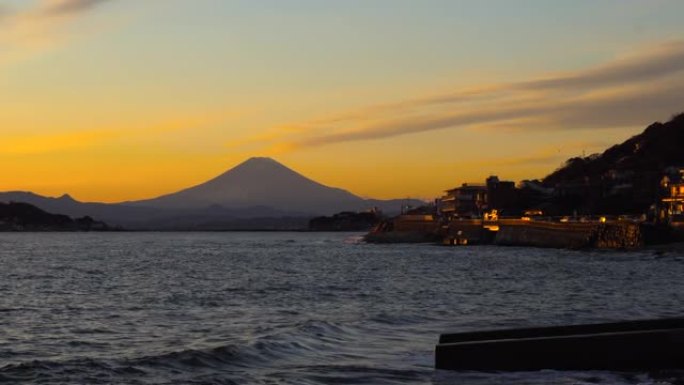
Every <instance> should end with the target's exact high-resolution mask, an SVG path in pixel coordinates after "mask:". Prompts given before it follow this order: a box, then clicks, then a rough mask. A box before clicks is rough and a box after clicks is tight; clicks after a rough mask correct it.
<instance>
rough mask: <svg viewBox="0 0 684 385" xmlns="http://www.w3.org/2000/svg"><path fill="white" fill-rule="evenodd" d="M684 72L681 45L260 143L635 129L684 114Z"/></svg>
mask: <svg viewBox="0 0 684 385" xmlns="http://www.w3.org/2000/svg"><path fill="white" fill-rule="evenodd" d="M683 73H684V41H673V42H667V43H663V44H658V45H655V46H653V47H647V48H645V49H642V50H640V51H637V52H633V53H630V54H629V55H626V56H624V57H619V58H617V59H615V60H612V61H610V62H607V63H604V64H601V65H598V66H595V67H593V68H588V69H584V70H578V71H574V72H567V73H560V74H553V75H549V76H544V77H540V78H534V79H529V80H524V81H519V82H510V83H501V84H490V85H485V86H483V87H479V88H472V89H465V90H456V91H454V92H451V93H443V94H437V95H433V96H429V97H425V98H416V99H409V100H404V101H397V102H392V103H386V104H383V105H378V106H370V107H366V108H363V109H360V110H357V111H349V112H344V113H340V114H338V115H335V116H332V117H329V118H323V119H316V120H312V121H310V122H304V123H295V124H291V125H287V126H285V127H287V128H288V129H286V130H284V129H282V128H276V129H275V130H274V131H273V132H271V133H269V135H267V136H266V137H262V138H260V139H266V140H270V141H271V146H272V149H273V150H274V151H276V150H277V151H283V149H285V151H290V150H294V149H298V148H305V147H315V146H322V145H329V144H334V143H341V142H353V141H364V140H378V139H385V138H391V137H396V136H400V135H407V134H415V133H421V132H427V131H434V130H444V129H452V128H469V129H475V130H476V129H480V128H481V127H489V129H492V127H501V128H507V129H517V130H520V131H523V130H535V129H546V130H548V129H557V130H562V129H585V128H615V127H627V126H636V125H641V124H644V123H645V122H648V121H649V120H653V119H658V118H664V117H667V116H669V115H670V114H672V113H675V112H678V111H681V110H683V109H684V99H683V96H684V77H683V76H682V74H683ZM293 127H295V128H296V129H293Z"/></svg>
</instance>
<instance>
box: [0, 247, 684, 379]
mask: <svg viewBox="0 0 684 385" xmlns="http://www.w3.org/2000/svg"><path fill="white" fill-rule="evenodd" d="M0 267H1V268H0V383H59V384H109V383H114V384H668V383H670V384H682V383H684V373H683V372H660V373H619V372H608V371H606V372H604V371H599V372H562V371H552V370H547V371H541V372H522V373H477V372H448V371H437V370H434V369H433V359H434V357H433V349H434V346H435V344H436V343H437V339H438V337H439V334H440V333H444V332H454V331H468V330H480V329H490V328H498V327H519V326H530V325H557V324H565V323H575V322H594V321H610V320H623V319H640V318H651V317H672V316H682V315H684V306H683V305H684V255H682V254H678V253H675V252H665V253H662V252H654V251H650V250H646V251H639V252H600V251H590V252H587V251H566V250H546V249H531V248H500V247H493V246H491V247H490V246H482V247H464V248H445V247H440V246H432V245H368V244H363V243H361V242H360V235H359V234H347V233H343V234H326V233H321V234H316V233H314V234H312V233H103V234H95V233H82V234H81V233H48V234H30V233H20V234H9V233H4V234H0Z"/></svg>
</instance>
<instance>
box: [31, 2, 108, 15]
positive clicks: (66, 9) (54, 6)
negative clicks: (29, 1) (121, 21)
mask: <svg viewBox="0 0 684 385" xmlns="http://www.w3.org/2000/svg"><path fill="white" fill-rule="evenodd" d="M108 1H111V0H57V1H50V2H43V4H42V5H41V7H39V8H38V10H37V11H38V14H40V15H43V16H64V15H73V14H77V13H81V12H84V11H87V10H89V9H90V8H93V7H94V6H96V5H98V4H101V3H105V2H108Z"/></svg>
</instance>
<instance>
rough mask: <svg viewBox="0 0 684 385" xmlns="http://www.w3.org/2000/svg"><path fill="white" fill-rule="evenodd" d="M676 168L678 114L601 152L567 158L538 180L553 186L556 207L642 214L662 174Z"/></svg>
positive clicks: (680, 161)
mask: <svg viewBox="0 0 684 385" xmlns="http://www.w3.org/2000/svg"><path fill="white" fill-rule="evenodd" d="M680 167H684V114H680V115H676V116H674V117H673V118H672V119H671V120H670V121H669V122H666V123H653V124H651V125H650V126H648V127H647V128H646V129H645V130H644V132H642V133H641V134H639V135H635V136H633V137H632V138H630V139H628V140H626V141H625V142H623V143H621V144H617V145H615V146H612V147H610V148H609V149H607V150H606V151H604V152H603V153H602V154H594V155H590V156H588V157H577V158H572V159H569V160H568V161H567V162H565V164H564V165H563V166H562V167H561V168H559V169H557V170H556V171H554V172H553V173H551V174H549V175H548V176H546V177H545V178H544V179H543V180H542V183H543V184H544V185H546V186H548V187H553V188H554V189H556V195H557V199H556V203H557V204H558V205H561V206H563V205H565V206H568V207H570V206H576V207H577V208H579V209H580V210H582V211H585V212H593V213H597V212H602V213H621V212H622V213H625V212H634V213H643V212H645V211H646V210H647V209H648V207H649V206H650V205H651V204H652V203H654V202H655V201H656V200H657V197H658V193H659V191H658V190H659V187H658V186H659V182H660V180H661V179H662V177H663V176H664V175H666V174H667V173H668V172H676V171H678V168H680ZM566 208H567V207H566Z"/></svg>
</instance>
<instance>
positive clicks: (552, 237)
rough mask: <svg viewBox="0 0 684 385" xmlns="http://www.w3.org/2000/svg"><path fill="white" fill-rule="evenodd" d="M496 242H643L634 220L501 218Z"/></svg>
mask: <svg viewBox="0 0 684 385" xmlns="http://www.w3.org/2000/svg"><path fill="white" fill-rule="evenodd" d="M494 243H495V244H497V245H507V246H534V247H549V248H564V249H580V248H600V249H634V248H638V247H641V246H643V245H644V239H643V235H642V232H641V229H640V225H639V224H638V223H632V222H611V223H560V222H543V221H521V220H508V221H506V220H502V221H501V222H500V228H499V231H498V232H497V234H496V237H495V238H494Z"/></svg>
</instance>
